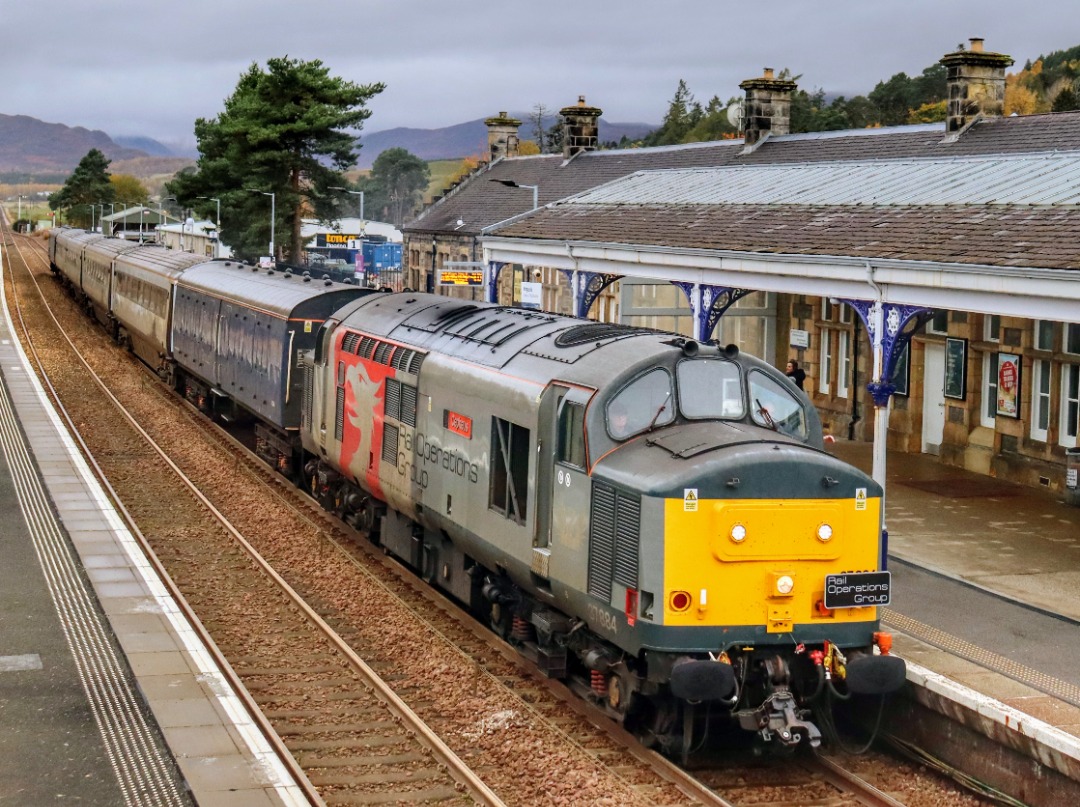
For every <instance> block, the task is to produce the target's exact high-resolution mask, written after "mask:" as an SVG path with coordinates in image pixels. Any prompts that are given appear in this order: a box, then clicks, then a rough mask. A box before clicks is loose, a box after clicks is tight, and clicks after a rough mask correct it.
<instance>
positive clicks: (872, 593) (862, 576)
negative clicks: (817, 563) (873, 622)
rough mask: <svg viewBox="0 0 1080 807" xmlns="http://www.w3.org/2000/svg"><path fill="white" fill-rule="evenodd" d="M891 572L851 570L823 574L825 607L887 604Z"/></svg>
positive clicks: (889, 593)
mask: <svg viewBox="0 0 1080 807" xmlns="http://www.w3.org/2000/svg"><path fill="white" fill-rule="evenodd" d="M891 595H892V572H853V573H851V574H827V575H825V607H826V608H830V609H831V608H866V607H870V606H875V605H888V604H889V600H890V597H891Z"/></svg>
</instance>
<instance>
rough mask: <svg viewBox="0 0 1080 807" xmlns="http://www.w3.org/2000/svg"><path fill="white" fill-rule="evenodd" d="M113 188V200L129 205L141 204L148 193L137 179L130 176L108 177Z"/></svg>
mask: <svg viewBox="0 0 1080 807" xmlns="http://www.w3.org/2000/svg"><path fill="white" fill-rule="evenodd" d="M109 182H111V183H112V187H113V198H115V199H116V201H118V202H126V203H128V204H131V205H136V204H143V203H144V202H145V201H146V197H147V196H149V193H148V192H147V190H146V186H145V185H143V184H142V182H140V181H139V178H138V177H134V176H132V175H131V174H113V175H112V176H111V177H109Z"/></svg>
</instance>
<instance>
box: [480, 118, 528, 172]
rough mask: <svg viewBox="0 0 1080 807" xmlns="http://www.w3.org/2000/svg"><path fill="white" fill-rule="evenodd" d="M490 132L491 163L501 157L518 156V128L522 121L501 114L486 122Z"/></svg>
mask: <svg viewBox="0 0 1080 807" xmlns="http://www.w3.org/2000/svg"><path fill="white" fill-rule="evenodd" d="M484 124H485V125H486V126H487V130H488V152H489V154H490V157H489V159H490V160H491V162H495V161H496V160H497V159H499V158H500V157H516V156H518V145H519V144H520V142H521V141H520V139H519V138H518V127H519V126H521V121H519V120H518V119H517V118H510V117H507V115H506V113H505V112H500V113H499V114H498V115H496V116H495V117H494V118H488V119H487V120H485V121H484Z"/></svg>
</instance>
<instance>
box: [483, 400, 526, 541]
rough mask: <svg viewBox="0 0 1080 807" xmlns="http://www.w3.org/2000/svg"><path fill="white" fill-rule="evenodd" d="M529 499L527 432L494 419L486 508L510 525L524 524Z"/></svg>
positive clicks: (492, 422) (501, 420)
mask: <svg viewBox="0 0 1080 807" xmlns="http://www.w3.org/2000/svg"><path fill="white" fill-rule="evenodd" d="M528 498H529V430H528V429H526V428H523V427H521V426H518V425H517V424H516V423H511V422H510V421H508V420H503V419H502V418H497V417H493V418H492V419H491V495H490V501H489V506H490V507H491V509H492V510H496V511H498V512H499V513H502V514H503V515H504V516H506V517H507V518H508V519H510V520H511V521H516V522H517V523H518V524H524V523H525V515H526V507H527V506H528Z"/></svg>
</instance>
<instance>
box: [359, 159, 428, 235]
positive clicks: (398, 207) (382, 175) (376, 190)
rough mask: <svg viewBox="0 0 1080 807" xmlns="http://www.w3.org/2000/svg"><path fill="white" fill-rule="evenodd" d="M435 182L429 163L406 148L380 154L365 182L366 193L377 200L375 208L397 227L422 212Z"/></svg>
mask: <svg viewBox="0 0 1080 807" xmlns="http://www.w3.org/2000/svg"><path fill="white" fill-rule="evenodd" d="M430 181H431V169H430V168H428V164H427V163H426V162H424V161H423V160H421V159H420V158H419V157H417V156H416V155H415V154H410V153H409V152H408V151H406V150H405V149H403V148H392V149H387V150H386V151H384V152H382V153H381V154H379V156H378V157H376V158H375V162H374V163H372V165H371V174H370V175H369V176H367V177H365V178H364V179H362V180H361V186H362V189H363V190H364V192H365V194H369V195H370V196H369V197H366V198H371V199H373V202H374V204H373V208H374V209H375V210H377V211H379V212H380V213H381V214H382V215H381V216H380V218H383V219H384V220H387V221H389V222H390V223H392V224H393V225H394V226H395V227H400V226H401V225H402V224H404V223H405V219H406V218H411V217H412V215H413V214H414V213H416V212H417V211H418V210H419V209H420V205H421V204H422V202H423V199H424V191H425V190H426V189H427V186H428V183H429V182H430Z"/></svg>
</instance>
